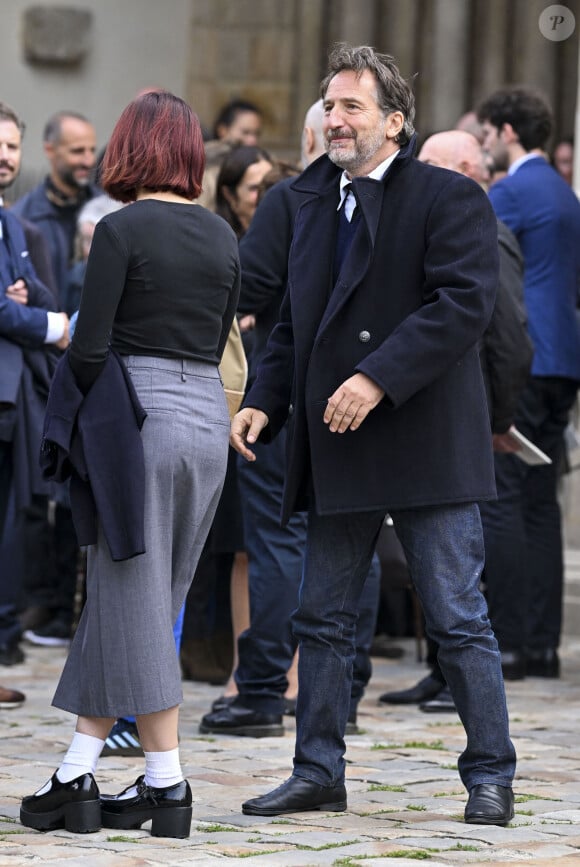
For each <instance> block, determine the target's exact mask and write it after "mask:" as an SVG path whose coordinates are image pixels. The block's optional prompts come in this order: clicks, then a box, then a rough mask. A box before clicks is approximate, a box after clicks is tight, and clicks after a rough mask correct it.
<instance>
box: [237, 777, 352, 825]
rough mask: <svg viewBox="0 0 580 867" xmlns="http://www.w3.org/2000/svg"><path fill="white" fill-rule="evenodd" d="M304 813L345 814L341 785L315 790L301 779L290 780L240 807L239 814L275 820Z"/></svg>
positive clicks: (319, 787)
mask: <svg viewBox="0 0 580 867" xmlns="http://www.w3.org/2000/svg"><path fill="white" fill-rule="evenodd" d="M307 810H328V811H329V812H331V813H342V812H343V811H344V810H346V789H345V787H344V785H343V784H342V783H341V784H340V785H339V786H319V785H318V783H313V782H311V781H310V780H303V779H302V777H294V776H292V777H290V778H289V779H288V780H286V782H285V783H282V785H281V786H278V788H277V789H274V791H272V792H268V794H267V795H262V796H261V797H260V798H252V800H251V801H245V803H243V804H242V813H245V814H246V816H279V815H280V814H281V813H305V812H306V811H307Z"/></svg>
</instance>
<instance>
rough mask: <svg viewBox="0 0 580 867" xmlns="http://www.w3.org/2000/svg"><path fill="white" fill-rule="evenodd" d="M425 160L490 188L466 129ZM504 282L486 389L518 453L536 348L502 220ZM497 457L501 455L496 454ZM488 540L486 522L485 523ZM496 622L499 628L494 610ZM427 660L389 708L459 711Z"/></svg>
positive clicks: (486, 354)
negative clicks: (516, 433)
mask: <svg viewBox="0 0 580 867" xmlns="http://www.w3.org/2000/svg"><path fill="white" fill-rule="evenodd" d="M419 159H420V160H421V162H425V163H428V164H429V165H432V166H439V167H440V168H444V169H450V170H451V171H454V172H461V174H464V175H466V176H467V177H468V178H472V179H473V180H474V181H476V183H478V184H480V185H481V186H482V187H485V186H486V185H487V182H488V180H489V172H488V170H487V165H486V162H485V155H484V152H483V150H482V148H481V145H480V144H479V142H478V140H477V139H476V138H475V137H474V136H473V135H472V134H471V133H468V132H464V131H462V130H447V131H445V132H439V133H435V135H432V136H430V137H429V138H428V139H427V140H426V141H425V142H424V143H423V147H422V148H421V151H420V152H419ZM497 229H498V244H499V246H498V251H499V280H498V284H497V295H496V301H495V306H494V308H493V315H492V317H491V321H490V323H489V325H488V327H487V329H486V331H485V333H484V335H483V338H482V341H481V352H480V357H481V362H482V364H481V366H482V370H483V376H484V381H485V385H486V392H487V399H488V404H489V414H490V422H491V430H492V433H493V441H494V449H498V450H499V449H501V450H502V451H503V452H505V451H506V450H510V449H511V450H512V451H514V450H515V445H514V444H513V441H510V439H509V437H508V436H506V433H507V431H508V430H509V428H510V427H511V425H512V424H513V421H514V417H515V413H516V409H517V406H518V401H519V398H520V395H521V392H522V390H523V388H524V386H525V385H526V383H527V380H528V375H529V372H530V366H531V362H532V357H533V346H532V343H531V340H530V338H529V335H528V331H527V316H526V310H525V306H524V294H523V275H524V263H523V258H522V254H521V250H520V248H519V244H518V242H517V241H516V239H515V237H514V235H513V234H512V232H510V230H509V229H508V228H507V226H506V225H505V223H502V222H501V220H498V223H497ZM494 457H495V455H494ZM483 533H484V538H485V535H486V524H485V521H484V522H483ZM490 618H491V624H492V627H494V630H495V624H494V621H493V616H492V612H490ZM427 644H428V648H429V652H428V657H427V661H428V663H429V664H430V665H431V673H430V674H428V675H427V676H426V677H424V678H422V679H421V680H420V681H419V682H418V683H416V684H415V685H414V686H412V687H411V688H410V689H403V690H397V691H393V692H386V693H384V694H383V695H382V696H381V697H380V701H382V702H385V704H419V707H420V709H421V710H422V711H425V712H427V713H433V712H438V711H454V710H455V703H454V701H453V696H452V695H451V693H450V691H449V687H448V686H447V684H446V683H445V677H444V676H443V673H442V671H441V668H440V666H439V664H438V662H437V646H436V644H434V642H433V641H432V639H428V640H427ZM502 671H503V675H504V678H509V679H515V678H518V679H519V677H520V674H521V673H520V671H519V668H518V667H517V666H516V665H515V664H514V661H513V659H511V658H510V656H509V655H508V654H502Z"/></svg>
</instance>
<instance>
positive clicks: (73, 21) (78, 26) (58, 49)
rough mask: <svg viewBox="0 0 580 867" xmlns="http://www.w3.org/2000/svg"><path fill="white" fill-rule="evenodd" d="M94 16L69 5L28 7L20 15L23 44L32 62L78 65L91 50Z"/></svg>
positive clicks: (26, 55)
mask: <svg viewBox="0 0 580 867" xmlns="http://www.w3.org/2000/svg"><path fill="white" fill-rule="evenodd" d="M92 20H93V15H92V12H90V11H89V10H88V9H76V8H74V7H72V6H31V7H29V8H28V9H26V10H25V11H24V13H23V15H22V45H23V49H24V54H25V57H26V59H27V60H29V61H32V62H34V63H55V64H75V63H80V61H81V60H83V58H84V57H85V56H86V54H87V52H88V50H89V48H90V36H91V25H92Z"/></svg>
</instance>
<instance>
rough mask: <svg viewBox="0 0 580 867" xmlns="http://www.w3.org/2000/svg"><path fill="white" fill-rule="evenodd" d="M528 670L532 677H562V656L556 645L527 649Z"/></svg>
mask: <svg viewBox="0 0 580 867" xmlns="http://www.w3.org/2000/svg"><path fill="white" fill-rule="evenodd" d="M526 656H527V659H526V665H527V672H528V674H529V675H530V677H560V658H559V656H558V651H557V650H556V648H555V647H547V648H546V649H545V650H528V651H527V654H526Z"/></svg>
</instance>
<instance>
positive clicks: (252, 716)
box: [199, 703, 284, 738]
mask: <svg viewBox="0 0 580 867" xmlns="http://www.w3.org/2000/svg"><path fill="white" fill-rule="evenodd" d="M199 730H200V732H201V733H202V734H204V735H205V734H215V735H219V734H224V735H246V737H250V738H272V737H279V736H280V735H283V734H284V726H283V725H282V714H281V713H280V714H277V713H262V712H261V711H258V710H253V709H252V708H251V707H244V705H242V704H237V703H234V704H230V705H227V706H226V707H223V708H222V709H221V710H217V711H215V712H214V713H206V715H205V716H204V717H202V720H201V722H200V724H199Z"/></svg>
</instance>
